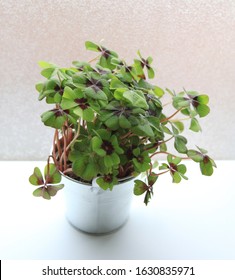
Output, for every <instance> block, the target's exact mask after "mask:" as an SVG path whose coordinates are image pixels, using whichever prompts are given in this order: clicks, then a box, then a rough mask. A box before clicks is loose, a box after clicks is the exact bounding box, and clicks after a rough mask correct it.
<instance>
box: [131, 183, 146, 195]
mask: <svg viewBox="0 0 235 280" xmlns="http://www.w3.org/2000/svg"><path fill="white" fill-rule="evenodd" d="M147 190H148V186H147V185H146V184H145V183H144V182H143V181H141V180H135V186H134V194H135V195H141V194H143V193H145V192H146V191H147Z"/></svg>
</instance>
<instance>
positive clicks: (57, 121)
mask: <svg viewBox="0 0 235 280" xmlns="http://www.w3.org/2000/svg"><path fill="white" fill-rule="evenodd" d="M41 119H42V122H43V123H44V124H45V125H46V126H50V127H53V128H58V129H61V128H62V126H63V124H64V122H65V120H66V115H65V113H64V111H63V110H61V109H52V110H50V111H47V112H45V113H43V114H42V115H41Z"/></svg>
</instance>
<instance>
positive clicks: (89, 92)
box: [84, 87, 107, 100]
mask: <svg viewBox="0 0 235 280" xmlns="http://www.w3.org/2000/svg"><path fill="white" fill-rule="evenodd" d="M84 93H85V95H86V96H88V97H91V98H93V99H97V100H107V95H106V94H105V93H104V92H103V90H98V91H95V90H94V89H93V88H92V87H87V88H85V89H84Z"/></svg>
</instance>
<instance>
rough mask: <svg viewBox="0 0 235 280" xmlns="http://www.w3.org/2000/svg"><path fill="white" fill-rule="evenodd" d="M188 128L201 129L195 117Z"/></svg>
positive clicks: (197, 130) (196, 130)
mask: <svg viewBox="0 0 235 280" xmlns="http://www.w3.org/2000/svg"><path fill="white" fill-rule="evenodd" d="M189 129H191V130H192V131H194V132H199V131H201V130H202V129H201V126H200V124H199V122H198V120H197V119H196V118H192V120H191V124H190V127H189Z"/></svg>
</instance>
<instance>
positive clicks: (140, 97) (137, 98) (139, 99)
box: [123, 90, 149, 110]
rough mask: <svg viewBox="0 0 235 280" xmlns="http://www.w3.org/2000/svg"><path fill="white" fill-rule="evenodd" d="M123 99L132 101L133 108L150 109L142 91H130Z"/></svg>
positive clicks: (125, 93)
mask: <svg viewBox="0 0 235 280" xmlns="http://www.w3.org/2000/svg"><path fill="white" fill-rule="evenodd" d="M123 97H124V98H125V99H126V100H128V101H130V103H131V105H132V106H135V107H140V108H143V109H146V110H147V109H148V108H149V106H148V103H147V101H146V99H145V97H144V94H143V93H142V92H140V91H133V90H128V91H126V92H124V93H123Z"/></svg>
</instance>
